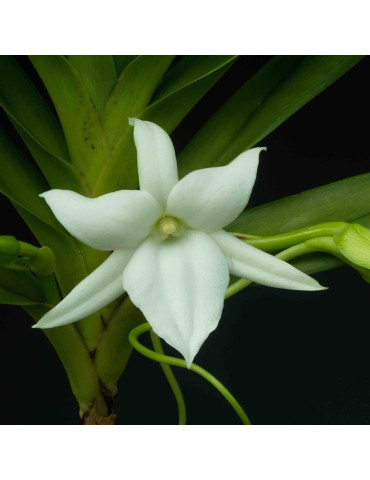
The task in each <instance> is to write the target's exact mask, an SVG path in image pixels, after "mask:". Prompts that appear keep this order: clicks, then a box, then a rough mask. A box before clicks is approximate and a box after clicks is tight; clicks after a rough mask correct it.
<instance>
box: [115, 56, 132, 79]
mask: <svg viewBox="0 0 370 480" xmlns="http://www.w3.org/2000/svg"><path fill="white" fill-rule="evenodd" d="M135 58H136V55H113V61H114V65H115V67H116V72H117V77H119V76H120V75H121V73H122V72H123V70H124V69H125V68H126V67H127V65H128V64H129V63H131V62H132V61H133V60H135Z"/></svg>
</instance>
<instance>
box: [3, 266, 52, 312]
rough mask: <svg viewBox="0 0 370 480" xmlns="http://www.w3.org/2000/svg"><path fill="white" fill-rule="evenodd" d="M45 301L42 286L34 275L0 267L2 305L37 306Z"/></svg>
mask: <svg viewBox="0 0 370 480" xmlns="http://www.w3.org/2000/svg"><path fill="white" fill-rule="evenodd" d="M45 301H46V299H45V296H44V294H43V291H42V288H41V285H40V284H39V282H38V280H37V279H36V278H35V277H34V276H33V275H31V274H30V273H28V272H21V271H16V270H11V269H10V268H1V267H0V303H6V304H10V305H36V304H40V303H45Z"/></svg>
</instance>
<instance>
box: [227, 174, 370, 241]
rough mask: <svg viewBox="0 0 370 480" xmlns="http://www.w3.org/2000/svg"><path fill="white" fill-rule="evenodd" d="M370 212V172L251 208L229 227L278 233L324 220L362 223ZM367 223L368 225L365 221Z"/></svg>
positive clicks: (247, 231) (252, 232) (246, 230)
mask: <svg viewBox="0 0 370 480" xmlns="http://www.w3.org/2000/svg"><path fill="white" fill-rule="evenodd" d="M368 215H370V173H365V174H363V175H357V176H355V177H350V178H347V179H345V180H340V181H339V182H334V183H330V184H328V185H324V186H322V187H318V188H314V189H312V190H307V191H306V192H303V193H299V194H298V195H292V196H289V197H285V198H282V199H281V200H277V201H275V202H271V203H266V204H264V205H261V206H258V207H255V208H250V209H248V208H247V210H246V211H245V212H244V213H242V215H241V216H240V217H239V218H237V219H236V220H235V221H234V222H233V223H231V224H230V225H228V226H227V230H229V231H231V232H240V233H248V234H251V235H262V236H264V235H274V234H277V233H283V232H289V231H291V230H296V229H298V228H303V227H307V226H310V225H315V224H317V223H323V222H331V221H333V222H341V221H343V222H354V221H356V222H358V223H359V221H358V219H359V218H360V217H365V222H364V224H365V223H366V219H367V220H368V217H367V216H368ZM365 226H366V224H365Z"/></svg>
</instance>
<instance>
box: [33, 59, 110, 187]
mask: <svg viewBox="0 0 370 480" xmlns="http://www.w3.org/2000/svg"><path fill="white" fill-rule="evenodd" d="M30 58H31V61H32V63H33V65H34V66H35V68H36V70H37V72H38V73H39V75H40V77H41V79H42V81H43V82H44V84H45V86H46V88H47V90H48V92H49V95H50V97H51V99H52V101H53V103H54V106H55V108H56V110H57V113H58V116H59V118H60V121H61V123H62V125H63V130H64V133H65V136H66V140H67V144H68V148H69V152H70V155H71V160H72V163H73V164H74V165H76V167H77V168H78V170H79V171H80V172H81V173H82V174H83V175H84V176H85V177H86V181H87V184H88V185H90V186H91V176H94V175H95V172H96V171H99V170H100V168H101V165H102V164H103V163H104V161H105V160H106V159H107V158H108V157H109V154H110V152H109V148H108V145H107V143H106V139H105V135H104V131H103V129H102V125H101V123H100V118H99V116H98V112H97V110H96V108H95V106H94V103H93V101H92V99H91V97H90V94H89V92H88V90H87V88H86V86H85V84H84V82H83V80H82V78H81V76H80V75H79V73H78V72H77V70H76V69H75V68H74V67H73V66H72V65H71V63H70V62H69V61H68V60H67V59H65V58H64V57H62V56H55V55H35V56H31V57H30Z"/></svg>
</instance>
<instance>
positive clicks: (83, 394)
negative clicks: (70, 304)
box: [23, 305, 101, 409]
mask: <svg viewBox="0 0 370 480" xmlns="http://www.w3.org/2000/svg"><path fill="white" fill-rule="evenodd" d="M23 308H24V310H25V311H26V312H28V313H29V315H30V316H31V317H32V318H33V319H34V320H35V321H37V320H39V319H40V318H41V317H42V315H44V314H45V313H46V312H47V311H48V308H47V307H45V306H42V305H30V306H24V307H23ZM39 334H41V332H39ZM43 334H45V335H46V337H47V338H48V339H49V340H50V342H51V344H52V345H53V347H54V349H55V351H56V352H57V354H58V356H59V358H60V360H61V362H62V363H63V366H64V369H65V371H66V373H67V375H68V378H69V381H70V383H71V388H72V391H73V393H74V395H75V396H76V398H77V400H78V401H79V403H80V408H83V409H85V408H86V407H87V405H89V404H92V403H94V402H95V401H97V399H98V398H99V397H100V396H101V392H100V384H99V379H98V377H97V374H96V371H95V369H94V365H93V362H92V361H91V357H90V355H89V352H88V350H87V349H86V346H85V344H84V343H83V340H82V339H81V336H80V335H79V333H78V331H77V329H76V327H75V324H71V325H64V326H62V327H58V328H49V329H47V330H43ZM35 335H37V333H36V332H35Z"/></svg>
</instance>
